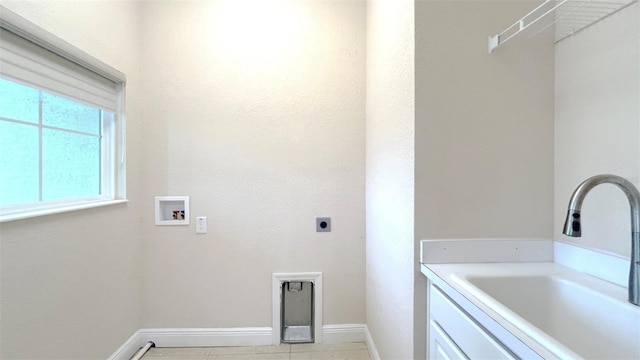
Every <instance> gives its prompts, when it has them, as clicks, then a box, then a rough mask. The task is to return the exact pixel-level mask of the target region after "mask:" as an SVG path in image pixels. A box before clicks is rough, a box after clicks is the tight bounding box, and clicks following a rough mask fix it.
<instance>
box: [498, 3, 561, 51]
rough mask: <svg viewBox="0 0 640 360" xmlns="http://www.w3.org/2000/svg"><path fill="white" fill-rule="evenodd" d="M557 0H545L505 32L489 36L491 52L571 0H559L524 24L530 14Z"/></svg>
mask: <svg viewBox="0 0 640 360" xmlns="http://www.w3.org/2000/svg"><path fill="white" fill-rule="evenodd" d="M555 1H556V0H545V2H543V3H542V4H540V5H539V6H538V7H536V8H535V9H533V10H531V11H530V12H529V13H528V14H527V15H525V16H523V17H522V18H521V19H520V20H518V21H516V22H515V23H514V24H513V25H511V26H509V27H508V28H507V29H506V30H504V31H503V32H501V33H500V34H498V35H494V36H490V37H489V54H493V52H494V51H495V49H496V48H497V47H498V46H500V45H502V44H503V43H505V42H507V41H508V40H509V39H511V38H513V37H514V36H516V35H517V34H519V33H520V32H522V31H524V30H525V29H527V28H528V27H529V26H531V25H533V24H535V23H536V22H538V21H540V19H542V18H544V17H545V16H547V15H549V14H551V13H553V11H555V10H556V9H557V8H559V7H560V6H562V5H563V4H564V3H565V2H567V1H569V0H562V1H558V3H557V4H556V5H555V6H554V7H552V8H551V9H550V10H547V11H546V12H544V13H543V14H542V15H540V16H538V17H537V18H535V19H534V20H532V21H530V22H529V23H528V24H526V25H524V23H525V19H526V18H528V17H529V16H531V15H532V14H535V13H536V12H538V11H539V10H540V9H543V8H545V7H546V6H547V4H549V3H552V2H555ZM515 27H518V30H517V31H515V32H514V33H513V34H510V35H509V36H507V37H506V38H504V39H503V36H504V35H505V34H506V33H508V32H509V31H510V30H512V29H513V28H515ZM492 45H495V46H492Z"/></svg>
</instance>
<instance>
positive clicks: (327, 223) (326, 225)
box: [316, 217, 331, 232]
mask: <svg viewBox="0 0 640 360" xmlns="http://www.w3.org/2000/svg"><path fill="white" fill-rule="evenodd" d="M316 232H331V218H330V217H319V218H316Z"/></svg>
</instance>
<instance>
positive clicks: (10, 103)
mask: <svg viewBox="0 0 640 360" xmlns="http://www.w3.org/2000/svg"><path fill="white" fill-rule="evenodd" d="M0 117H4V118H7V119H13V120H22V121H27V122H32V123H36V124H37V123H38V90H36V89H32V88H30V87H26V86H22V85H20V84H16V83H14V82H11V81H8V80H5V79H0Z"/></svg>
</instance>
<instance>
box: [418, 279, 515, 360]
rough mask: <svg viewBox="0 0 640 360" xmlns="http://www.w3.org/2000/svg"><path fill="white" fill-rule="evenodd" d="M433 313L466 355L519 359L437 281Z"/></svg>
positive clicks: (432, 290) (431, 306)
mask: <svg viewBox="0 0 640 360" xmlns="http://www.w3.org/2000/svg"><path fill="white" fill-rule="evenodd" d="M429 313H430V317H431V319H432V320H433V321H435V322H436V323H437V324H438V325H439V326H440V327H441V328H442V330H443V331H444V332H445V333H446V335H448V337H449V338H451V340H452V341H453V342H454V343H455V344H456V345H457V347H458V348H460V350H461V351H462V352H463V353H464V355H465V356H466V357H468V358H470V359H516V357H515V356H514V355H513V354H512V353H511V352H510V351H509V350H508V349H507V348H505V347H504V345H502V344H501V343H500V342H498V341H497V340H496V339H495V338H494V337H493V336H491V335H490V334H489V333H487V332H486V331H485V330H484V328H482V327H481V326H480V325H478V323H476V321H475V320H473V319H472V318H470V317H469V315H467V313H466V312H464V311H463V310H462V309H460V307H458V305H456V304H455V303H454V302H452V301H451V300H450V299H449V297H447V296H446V295H445V294H444V293H442V292H441V291H440V289H438V287H436V286H433V285H431V286H430V289H429ZM432 355H435V354H432Z"/></svg>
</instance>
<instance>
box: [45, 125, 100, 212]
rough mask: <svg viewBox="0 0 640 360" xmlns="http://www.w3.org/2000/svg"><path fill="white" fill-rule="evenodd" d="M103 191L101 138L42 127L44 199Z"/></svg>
mask: <svg viewBox="0 0 640 360" xmlns="http://www.w3.org/2000/svg"><path fill="white" fill-rule="evenodd" d="M99 194H100V139H99V138H98V137H94V136H87V135H79V134H74V133H69V132H65V131H60V130H52V129H43V130H42V200H44V201H47V200H58V199H68V198H73V197H84V196H96V195H99Z"/></svg>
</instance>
